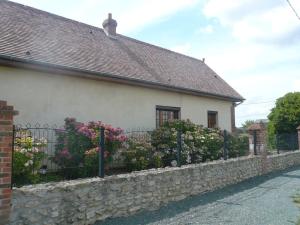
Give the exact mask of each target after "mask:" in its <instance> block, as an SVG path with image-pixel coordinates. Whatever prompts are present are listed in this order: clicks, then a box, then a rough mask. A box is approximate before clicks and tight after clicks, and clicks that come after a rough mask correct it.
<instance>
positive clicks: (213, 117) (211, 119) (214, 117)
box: [207, 111, 218, 128]
mask: <svg viewBox="0 0 300 225" xmlns="http://www.w3.org/2000/svg"><path fill="white" fill-rule="evenodd" d="M207 127H208V128H216V127H218V112H215V111H208V112H207Z"/></svg>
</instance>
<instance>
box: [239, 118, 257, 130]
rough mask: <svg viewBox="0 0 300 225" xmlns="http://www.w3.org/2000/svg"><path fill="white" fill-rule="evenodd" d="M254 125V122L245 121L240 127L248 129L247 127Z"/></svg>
mask: <svg viewBox="0 0 300 225" xmlns="http://www.w3.org/2000/svg"><path fill="white" fill-rule="evenodd" d="M254 123H255V121H254V120H246V121H245V122H244V123H243V124H242V127H243V128H244V129H248V127H249V126H250V125H252V124H254Z"/></svg>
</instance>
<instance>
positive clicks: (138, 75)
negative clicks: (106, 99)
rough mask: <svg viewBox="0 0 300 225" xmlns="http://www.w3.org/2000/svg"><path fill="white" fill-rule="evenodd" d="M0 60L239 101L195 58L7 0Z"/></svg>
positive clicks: (1, 4)
mask: <svg viewBox="0 0 300 225" xmlns="http://www.w3.org/2000/svg"><path fill="white" fill-rule="evenodd" d="M99 24H100V22H99ZM0 58H10V59H12V60H15V59H18V60H26V61H28V62H29V61H30V62H39V63H45V64H47V65H55V66H62V67H64V68H74V69H77V70H80V71H81V70H82V71H88V72H93V73H94V74H96V75H97V76H101V75H103V74H108V75H112V76H113V77H115V78H119V79H123V80H126V79H130V80H134V81H137V82H146V83H151V84H154V85H165V86H168V87H170V88H172V89H175V90H176V89H178V90H180V89H184V90H188V91H192V92H199V93H200V94H201V93H202V94H208V95H212V96H220V97H225V98H226V99H228V100H232V101H239V100H242V99H243V97H242V96H241V95H239V94H238V93H237V92H236V91H235V90H234V89H233V88H231V87H230V86H229V85H228V84H227V83H226V82H225V81H224V80H223V79H222V78H220V77H219V76H218V75H217V74H216V73H215V72H214V71H213V70H212V69H210V68H209V67H208V66H207V65H206V64H205V63H203V62H202V61H201V60H198V59H195V58H192V57H188V56H185V55H182V54H179V53H175V52H173V51H170V50H167V49H164V48H160V47H157V46H154V45H151V44H147V43H144V42H141V41H138V40H135V39H132V38H129V37H125V36H123V35H119V34H118V35H117V36H116V38H110V37H108V36H107V35H106V34H105V33H104V31H103V29H101V28H98V27H93V26H90V25H87V24H83V23H80V22H77V21H73V20H70V19H66V18H63V17H60V16H57V15H54V14H50V13H47V12H44V11H40V10H37V9H34V8H31V7H28V6H24V5H21V4H17V3H13V2H9V1H0Z"/></svg>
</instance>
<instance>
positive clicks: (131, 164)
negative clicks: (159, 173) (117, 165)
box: [123, 136, 163, 171]
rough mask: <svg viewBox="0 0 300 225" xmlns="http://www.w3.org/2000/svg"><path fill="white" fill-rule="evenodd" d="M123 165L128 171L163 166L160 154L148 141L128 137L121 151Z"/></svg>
mask: <svg viewBox="0 0 300 225" xmlns="http://www.w3.org/2000/svg"><path fill="white" fill-rule="evenodd" d="M123 156H124V163H125V166H126V169H127V170H128V171H135V170H145V169H149V168H159V167H162V166H163V162H162V156H163V155H162V153H161V152H158V151H156V149H155V148H154V147H153V146H152V145H151V143H150V141H149V139H145V138H140V137H134V136H133V137H129V138H128V141H127V145H126V146H125V150H123Z"/></svg>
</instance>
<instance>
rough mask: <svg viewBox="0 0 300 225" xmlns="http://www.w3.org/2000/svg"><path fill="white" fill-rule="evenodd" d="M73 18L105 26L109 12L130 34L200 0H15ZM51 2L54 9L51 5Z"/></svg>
mask: <svg viewBox="0 0 300 225" xmlns="http://www.w3.org/2000/svg"><path fill="white" fill-rule="evenodd" d="M13 1H16V2H20V3H23V4H27V5H30V6H33V7H37V8H39V9H42V10H46V11H50V12H53V13H57V14H59V15H62V16H65V17H67V18H70V19H74V20H77V21H81V22H84V23H87V24H90V25H94V26H97V27H102V21H103V20H104V19H106V17H107V14H108V13H109V12H110V13H112V15H113V17H114V18H115V19H116V20H117V22H118V28H117V32H118V33H121V34H128V33H130V32H133V31H136V30H139V29H141V28H143V27H144V26H146V25H149V24H152V23H157V22H160V21H161V20H164V19H165V18H167V17H168V16H171V15H173V14H174V13H176V12H178V11H181V10H183V9H186V8H188V7H192V6H195V5H196V4H197V3H198V2H199V0H176V1H173V0H164V1H161V0H151V1H147V0H126V1H123V0H109V1H108V0H74V1H70V0H67V1H66V2H64V1H61V0H44V1H43V3H41V1H40V0H13ZM50 4H51V6H54V7H51V10H49V9H50V8H49V7H48V6H49V5H50Z"/></svg>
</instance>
